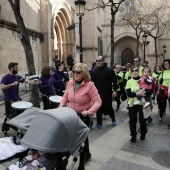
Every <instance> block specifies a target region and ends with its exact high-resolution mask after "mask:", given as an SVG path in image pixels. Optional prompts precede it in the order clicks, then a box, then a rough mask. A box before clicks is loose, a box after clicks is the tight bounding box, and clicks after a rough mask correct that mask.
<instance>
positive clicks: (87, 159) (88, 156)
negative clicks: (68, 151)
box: [84, 153, 91, 166]
mask: <svg viewBox="0 0 170 170" xmlns="http://www.w3.org/2000/svg"><path fill="white" fill-rule="evenodd" d="M89 161H91V153H89V154H88V155H86V157H85V160H84V166H86V165H87V163H88V162H89Z"/></svg>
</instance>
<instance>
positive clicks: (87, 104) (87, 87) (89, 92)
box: [59, 80, 102, 116]
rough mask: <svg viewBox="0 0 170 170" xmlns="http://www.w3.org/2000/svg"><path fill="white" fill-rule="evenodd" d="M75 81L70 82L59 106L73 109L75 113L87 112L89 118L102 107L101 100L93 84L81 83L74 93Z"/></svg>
mask: <svg viewBox="0 0 170 170" xmlns="http://www.w3.org/2000/svg"><path fill="white" fill-rule="evenodd" d="M74 86H75V81H74V80H70V81H69V82H68V85H67V89H66V92H65V93H64V96H63V98H62V100H61V102H60V106H59V107H62V106H66V104H67V103H69V107H70V108H72V109H74V110H75V111H76V112H77V113H81V112H82V111H87V112H88V113H89V114H90V115H91V116H93V114H94V113H96V111H97V110H98V109H99V108H100V106H101V105H102V101H101V98H100V96H99V94H98V91H97V89H96V87H95V85H94V83H93V82H91V81H89V82H84V81H83V82H82V83H81V85H80V86H79V87H78V89H77V90H76V91H74Z"/></svg>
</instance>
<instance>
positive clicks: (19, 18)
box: [8, 0, 40, 107]
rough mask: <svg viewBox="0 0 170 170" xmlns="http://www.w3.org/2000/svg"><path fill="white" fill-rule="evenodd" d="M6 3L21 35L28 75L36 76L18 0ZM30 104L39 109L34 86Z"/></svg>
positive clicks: (36, 89)
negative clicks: (11, 11) (11, 10)
mask: <svg viewBox="0 0 170 170" xmlns="http://www.w3.org/2000/svg"><path fill="white" fill-rule="evenodd" d="M8 1H9V3H10V5H11V8H12V9H13V12H14V15H15V18H16V22H17V24H18V29H19V31H20V34H21V38H20V41H21V43H22V45H23V48H24V51H25V56H26V62H27V68H28V74H29V76H31V75H34V74H36V71H35V65H34V57H33V51H32V47H31V43H30V39H29V36H28V33H27V28H26V27H25V24H24V20H23V18H22V15H21V13H20V0H8ZM31 102H32V103H33V106H36V107H40V104H39V92H38V88H37V86H35V85H33V86H31Z"/></svg>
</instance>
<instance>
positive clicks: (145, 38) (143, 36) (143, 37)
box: [142, 34, 147, 62]
mask: <svg viewBox="0 0 170 170" xmlns="http://www.w3.org/2000/svg"><path fill="white" fill-rule="evenodd" d="M146 40H147V35H146V34H143V35H142V41H143V49H144V57H143V62H145V47H146V42H147V41H146Z"/></svg>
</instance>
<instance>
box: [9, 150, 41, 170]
mask: <svg viewBox="0 0 170 170" xmlns="http://www.w3.org/2000/svg"><path fill="white" fill-rule="evenodd" d="M38 157H39V153H38V152H37V151H35V150H30V151H29V152H28V155H27V156H25V157H24V158H21V159H19V160H18V161H17V162H15V163H13V164H12V165H10V166H9V167H8V169H9V170H19V169H20V168H22V167H24V166H26V165H27V164H29V163H31V162H32V161H34V160H36V159H37V158H38Z"/></svg>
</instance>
